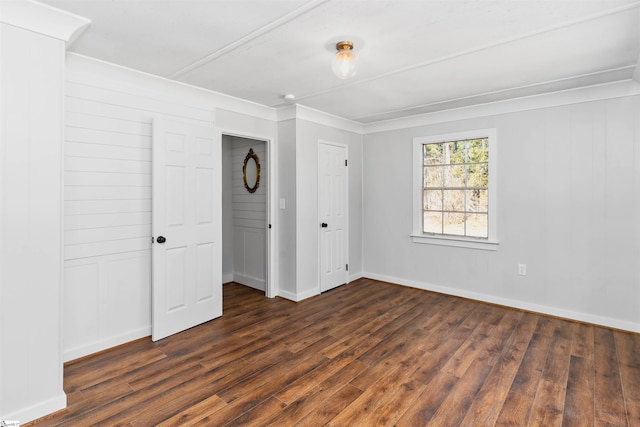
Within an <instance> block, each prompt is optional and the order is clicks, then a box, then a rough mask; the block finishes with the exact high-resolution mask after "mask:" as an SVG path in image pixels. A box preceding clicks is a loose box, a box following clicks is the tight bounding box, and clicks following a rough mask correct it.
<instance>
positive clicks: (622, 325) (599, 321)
mask: <svg viewBox="0 0 640 427" xmlns="http://www.w3.org/2000/svg"><path fill="white" fill-rule="evenodd" d="M362 276H363V277H368V278H371V279H375V280H381V281H383V282H389V283H394V284H398V285H403V286H409V287H412V288H417V289H423V290H425V291H433V292H438V293H441V294H446V295H454V296H457V297H462V298H468V299H472V300H477V301H482V302H488V303H491V304H498V305H503V306H507V307H512V308H518V309H521V310H526V311H532V312H535V313H541V314H547V315H550V316H555V317H561V318H564V319H571V320H577V321H579V322H586V323H591V324H594V325H600V326H606V327H609V328H615V329H621V330H624V331H629V332H636V333H640V324H638V323H635V322H630V321H627V320H622V319H615V318H611V317H606V316H599V315H595V314H590V313H581V312H576V311H571V310H564V309H561V308H557V307H549V306H546V305H540V304H533V303H529V302H526V301H520V300H514V299H510V298H502V297H497V296H494V295H488V294H482V293H478V292H471V291H466V290H462V289H456V288H450V287H447V286H439V285H434V284H431V283H424V282H418V281H415V280H408V279H401V278H398V277H392V276H385V275H382V274H375V273H366V272H365V273H363V274H362Z"/></svg>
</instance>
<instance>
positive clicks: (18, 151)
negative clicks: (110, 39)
mask: <svg viewBox="0 0 640 427" xmlns="http://www.w3.org/2000/svg"><path fill="white" fill-rule="evenodd" d="M31 18H33V22H31ZM87 23H88V22H87V21H85V20H82V19H80V18H77V17H73V16H69V15H67V14H65V13H60V12H58V11H56V10H55V9H51V8H45V7H42V6H41V5H39V4H37V3H31V2H2V3H0V237H1V239H0V420H9V419H12V420H16V419H17V420H20V421H21V422H28V421H31V420H33V419H35V418H38V417H41V416H43V415H46V414H47V413H50V412H53V411H57V410H59V409H62V408H64V407H65V405H66V396H65V393H64V391H63V381H62V375H63V369H62V367H63V365H62V316H61V302H62V243H61V242H62V185H61V183H62V181H61V180H62V131H63V126H62V124H63V123H62V117H63V109H62V97H63V88H64V69H65V62H64V52H65V42H66V41H67V40H68V39H69V38H70V37H71V34H72V33H73V32H74V31H77V30H79V29H80V28H81V27H83V26H86V24H87Z"/></svg>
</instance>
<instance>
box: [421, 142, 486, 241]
mask: <svg viewBox="0 0 640 427" xmlns="http://www.w3.org/2000/svg"><path fill="white" fill-rule="evenodd" d="M422 159H423V161H422V164H423V168H422V171H423V172H422V182H423V188H422V194H423V196H422V232H423V233H425V234H427V235H448V236H459V237H470V238H478V239H487V238H488V237H489V219H488V216H489V137H488V136H483V137H477V138H466V139H459V140H449V141H443V142H427V143H423V144H422Z"/></svg>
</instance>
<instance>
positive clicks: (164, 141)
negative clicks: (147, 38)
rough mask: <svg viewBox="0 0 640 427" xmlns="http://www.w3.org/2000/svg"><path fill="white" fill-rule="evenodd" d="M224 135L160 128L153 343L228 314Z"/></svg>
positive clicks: (186, 127)
mask: <svg viewBox="0 0 640 427" xmlns="http://www.w3.org/2000/svg"><path fill="white" fill-rule="evenodd" d="M220 167H221V134H220V132H219V131H217V130H216V129H215V128H213V127H202V126H194V125H190V124H184V123H175V122H170V121H166V120H154V123H153V203H152V217H153V225H152V234H153V236H154V239H155V241H154V243H153V245H152V259H153V281H152V283H153V284H152V301H153V303H152V310H153V312H152V313H153V314H152V316H153V321H152V339H153V340H154V341H156V340H159V339H161V338H164V337H166V336H168V335H171V334H175V333H176V332H180V331H183V330H185V329H188V328H190V327H192V326H196V325H199V324H200V323H204V322H207V321H209V320H211V319H214V318H216V317H219V316H221V315H222V253H221V249H222V245H221V241H222V225H221V215H222V212H221V200H222V198H221V180H222V176H221V170H220Z"/></svg>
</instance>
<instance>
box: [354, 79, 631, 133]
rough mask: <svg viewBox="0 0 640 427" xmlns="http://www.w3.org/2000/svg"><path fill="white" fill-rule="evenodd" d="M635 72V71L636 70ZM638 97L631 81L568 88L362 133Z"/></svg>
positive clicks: (411, 119)
mask: <svg viewBox="0 0 640 427" xmlns="http://www.w3.org/2000/svg"><path fill="white" fill-rule="evenodd" d="M636 71H637V70H636ZM634 95H640V83H638V82H637V81H634V80H632V79H627V80H623V81H618V82H613V83H605V84H600V85H593V86H587V87H581V88H577V89H568V90H563V91H558V92H552V93H546V94H541V95H532V96H526V97H522V98H513V99H508V100H504V101H496V102H490V103H486V104H479V105H472V106H468V107H461V108H455V109H451V110H444V111H437V112H433V113H427V114H419V115H415V116H410V117H403V118H399V119H392V120H385V121H380V122H374V123H369V124H365V125H364V126H363V128H364V129H363V133H364V134H365V135H366V134H371V133H378V132H386V131H393V130H399V129H407V128H412V127H418V126H426V125H432V124H438V123H446V122H452V121H457V120H465V119H473V118H477V117H486V116H494V115H497V114H506V113H515V112H520V111H528V110H537V109H541V108H549V107H557V106H561V105H570V104H580V103H583V102H591V101H598V100H603V99H611V98H621V97H626V96H634Z"/></svg>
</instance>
